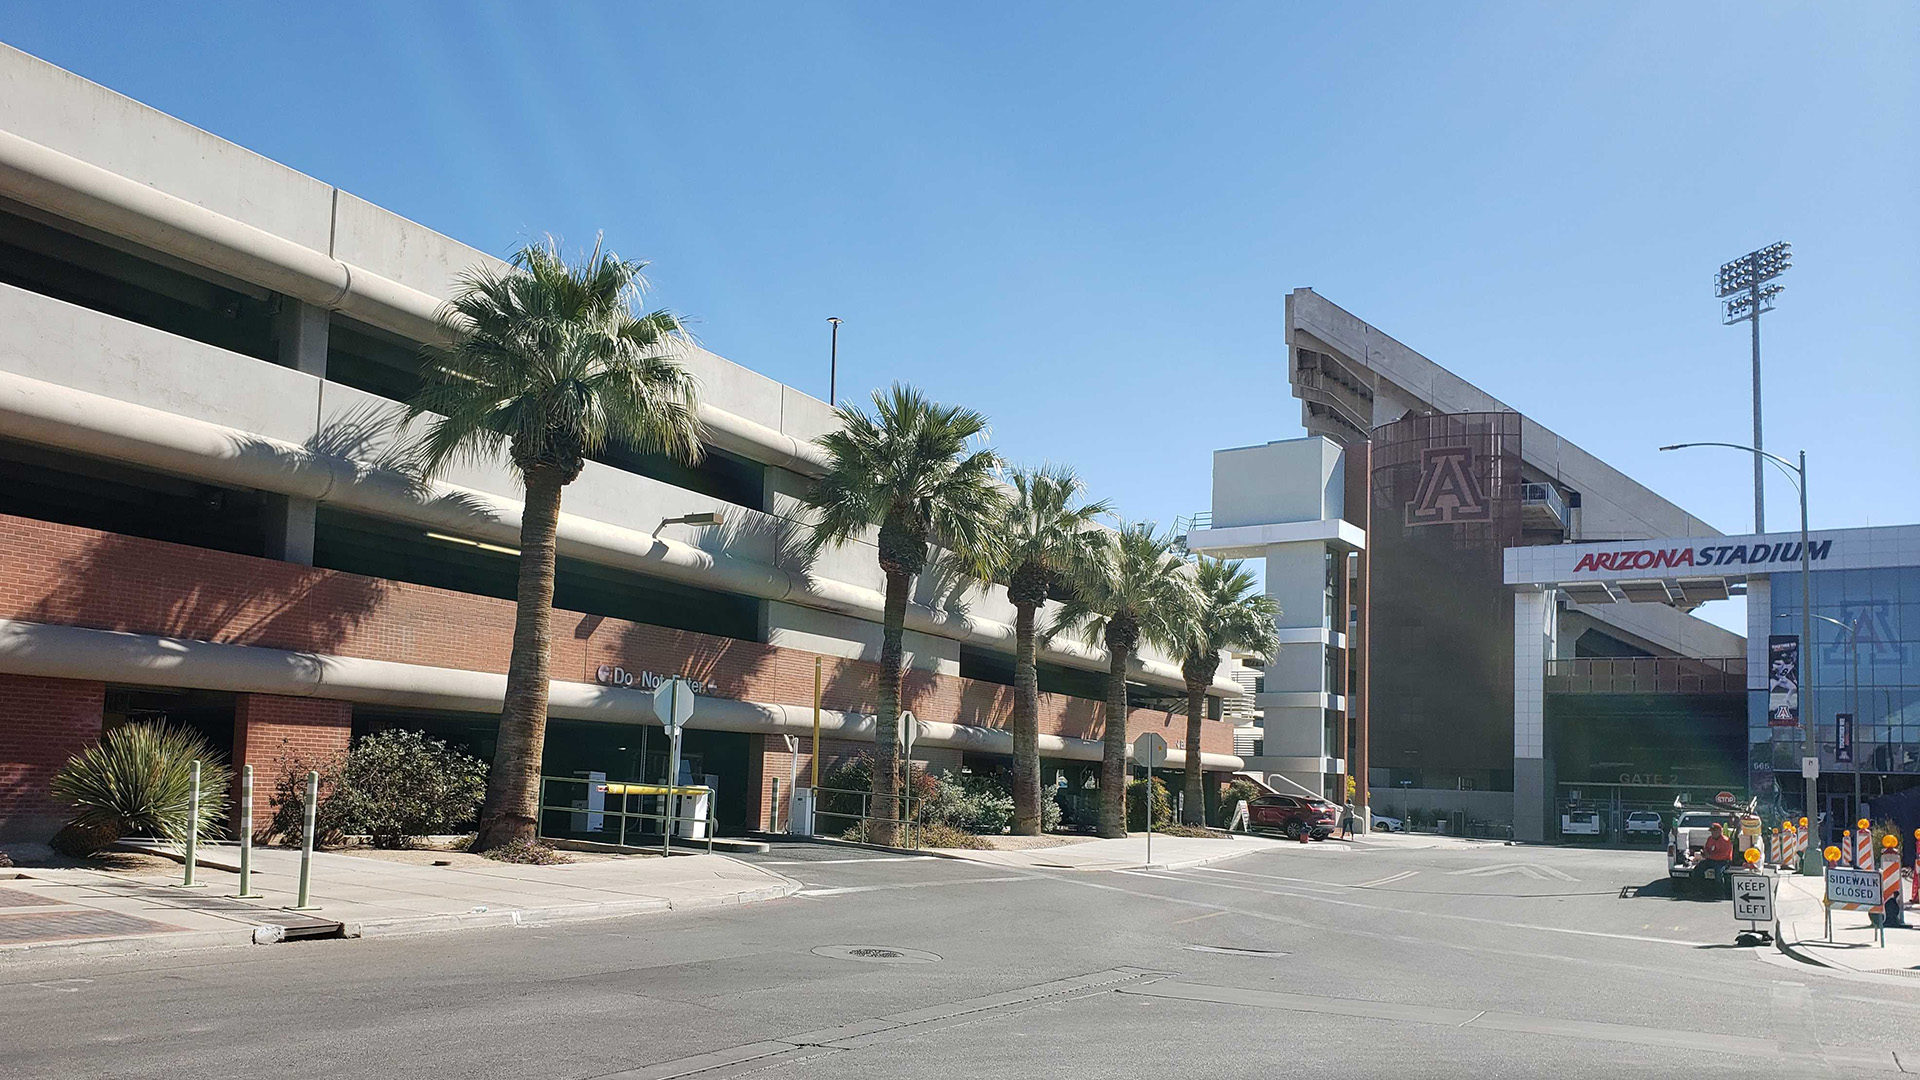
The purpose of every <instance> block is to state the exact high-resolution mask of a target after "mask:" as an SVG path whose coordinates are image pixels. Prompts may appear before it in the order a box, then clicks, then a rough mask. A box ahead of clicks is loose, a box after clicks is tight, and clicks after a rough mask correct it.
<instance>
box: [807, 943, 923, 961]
mask: <svg viewBox="0 0 1920 1080" xmlns="http://www.w3.org/2000/svg"><path fill="white" fill-rule="evenodd" d="M811 952H812V953H813V955H815V956H824V957H827V958H828V959H831V960H858V961H860V962H861V963H863V964H932V963H937V962H938V961H939V960H940V956H939V955H938V954H937V953H930V952H924V951H922V950H920V949H900V948H895V947H893V946H890V945H822V946H820V947H819V948H817V949H813V950H811Z"/></svg>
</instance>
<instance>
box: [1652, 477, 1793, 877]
mask: <svg viewBox="0 0 1920 1080" xmlns="http://www.w3.org/2000/svg"><path fill="white" fill-rule="evenodd" d="M1692 446H1724V447H1727V448H1729V449H1732V450H1745V451H1747V452H1748V453H1750V454H1752V455H1753V456H1754V460H1755V461H1759V460H1761V459H1763V458H1764V459H1766V460H1767V461H1771V462H1773V463H1774V464H1775V465H1777V466H1779V468H1780V470H1781V471H1782V472H1784V473H1786V474H1787V479H1789V480H1791V481H1793V486H1794V487H1795V488H1797V489H1799V492H1800V643H1801V650H1800V651H1801V661H1800V761H1801V767H1800V772H1801V775H1802V776H1806V774H1807V773H1808V772H1809V771H1810V770H1808V769H1807V767H1806V760H1807V759H1808V758H1812V759H1814V761H1816V762H1818V761H1819V759H1820V751H1819V744H1818V743H1816V742H1814V739H1813V713H1812V709H1811V706H1812V703H1813V693H1812V690H1813V664H1812V663H1811V662H1810V661H1811V660H1812V651H1811V650H1810V649H1809V648H1807V644H1808V643H1809V642H1811V641H1812V640H1813V557H1812V556H1811V555H1810V554H1808V549H1807V452H1806V451H1805V450H1802V451H1800V464H1798V465H1795V464H1794V463H1793V462H1791V461H1788V460H1787V459H1786V458H1783V457H1781V456H1780V455H1778V454H1769V453H1767V452H1766V451H1765V450H1762V449H1760V448H1759V447H1757V446H1741V445H1740V444H1739V443H1727V442H1689V443H1675V444H1673V445H1672V446H1663V447H1661V448H1660V449H1662V450H1685V449H1687V448H1688V447H1692ZM1755 467H1756V468H1758V466H1755ZM1755 490H1756V491H1757V490H1758V488H1756V489H1755ZM1758 508H1759V507H1758V500H1757V499H1756V500H1755V509H1758ZM1806 779H1807V818H1808V827H1809V828H1811V827H1812V826H1813V825H1815V824H1817V823H1818V822H1819V820H1820V812H1819V810H1818V809H1817V808H1816V807H1815V805H1814V804H1815V802H1816V801H1817V800H1818V798H1819V786H1820V781H1819V780H1818V779H1817V778H1815V777H1813V776H1807V777H1806ZM1800 872H1801V873H1802V874H1807V875H1814V874H1819V873H1821V862H1820V853H1819V852H1817V851H1815V850H1814V845H1812V844H1808V845H1807V850H1806V851H1804V852H1802V853H1801V856H1800Z"/></svg>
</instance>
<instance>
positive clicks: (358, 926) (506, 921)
mask: <svg viewBox="0 0 1920 1080" xmlns="http://www.w3.org/2000/svg"><path fill="white" fill-rule="evenodd" d="M801 888H802V886H801V884H800V883H799V882H797V881H794V880H792V879H791V878H783V879H782V881H781V883H780V884H778V885H764V886H761V887H760V888H757V889H744V890H741V891H740V892H734V893H726V894H723V895H720V896H700V897H689V898H687V899H684V900H610V901H607V902H606V903H601V904H563V905H560V906H558V907H544V908H509V909H503V910H500V911H463V912H457V913H455V914H451V915H403V916H396V917H394V918H390V919H367V920H363V921H361V922H349V923H342V924H341V928H342V931H343V936H345V937H350V938H373V937H399V936H402V935H408V934H435V933H440V932H441V931H445V930H477V929H481V928H483V927H489V926H555V925H559V924H561V923H572V922H593V921H596V920H599V919H619V918H624V917H626V916H629V915H657V914H661V913H664V912H672V911H705V910H709V909H712V908H718V907H736V906H739V905H741V904H753V903H758V902H760V901H763V900H779V899H782V898H783V897H788V896H792V895H793V894H794V893H796V892H799V891H800V889H801Z"/></svg>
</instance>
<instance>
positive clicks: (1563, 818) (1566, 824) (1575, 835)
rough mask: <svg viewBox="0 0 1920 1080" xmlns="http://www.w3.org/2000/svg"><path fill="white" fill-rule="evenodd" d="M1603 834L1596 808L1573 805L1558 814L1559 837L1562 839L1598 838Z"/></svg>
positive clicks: (1603, 827)
mask: <svg viewBox="0 0 1920 1080" xmlns="http://www.w3.org/2000/svg"><path fill="white" fill-rule="evenodd" d="M1603 835H1605V826H1603V825H1602V824H1601V822H1600V812H1599V811H1598V810H1588V809H1582V808H1579V807H1574V808H1571V809H1569V810H1567V812H1566V813H1564V814H1561V815H1560V837H1561V839H1563V840H1598V839H1600V838H1601V837H1602V836H1603Z"/></svg>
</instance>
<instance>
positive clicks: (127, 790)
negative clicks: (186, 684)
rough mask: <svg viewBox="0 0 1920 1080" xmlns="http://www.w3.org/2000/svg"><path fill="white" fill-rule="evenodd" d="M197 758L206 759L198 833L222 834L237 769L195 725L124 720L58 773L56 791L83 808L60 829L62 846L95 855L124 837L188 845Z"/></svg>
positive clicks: (202, 761) (65, 850)
mask: <svg viewBox="0 0 1920 1080" xmlns="http://www.w3.org/2000/svg"><path fill="white" fill-rule="evenodd" d="M195 761H198V762H200V814H199V818H200V835H201V836H203V837H211V836H214V835H216V834H217V833H218V832H219V830H220V824H221V822H223V821H224V820H226V816H227V791H228V789H229V788H230V787H232V785H233V773H232V772H231V771H230V770H229V769H228V768H227V766H226V763H225V762H224V761H222V760H221V759H220V755H219V754H218V753H217V752H216V751H215V750H214V749H213V747H212V746H211V745H209V744H208V743H207V740H206V739H205V738H204V737H203V736H202V735H201V734H200V733H199V732H197V731H194V730H192V729H190V728H180V727H172V726H170V725H167V724H164V723H139V724H122V725H121V726H119V727H116V728H114V729H113V730H111V731H109V732H107V733H106V737H104V738H102V739H101V740H100V742H99V743H97V744H96V745H94V746H90V747H88V748H87V749H85V750H83V751H81V752H80V753H78V754H76V755H74V756H73V757H72V758H70V759H69V760H68V761H67V763H66V765H64V766H62V767H61V769H60V771H59V772H58V773H56V774H54V777H53V784H52V791H53V795H54V797H55V798H57V799H61V800H63V801H65V802H69V803H72V804H73V805H74V806H76V807H78V808H79V811H80V812H79V813H77V814H75V815H74V817H73V820H72V821H71V822H70V823H69V824H68V826H67V827H66V828H64V829H62V830H60V835H59V840H60V845H59V850H61V851H62V852H63V853H65V854H68V855H79V856H84V855H91V854H93V852H95V851H98V850H100V849H101V848H103V847H106V846H107V845H108V844H111V843H113V842H114V841H115V840H118V839H119V838H121V837H123V836H155V837H159V838H160V839H163V840H166V841H169V842H170V843H174V844H184V843H185V842H186V839H187V832H188V823H189V821H190V819H191V815H190V813H189V807H190V806H191V803H192V793H193V763H194V762H195Z"/></svg>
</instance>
